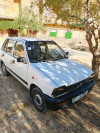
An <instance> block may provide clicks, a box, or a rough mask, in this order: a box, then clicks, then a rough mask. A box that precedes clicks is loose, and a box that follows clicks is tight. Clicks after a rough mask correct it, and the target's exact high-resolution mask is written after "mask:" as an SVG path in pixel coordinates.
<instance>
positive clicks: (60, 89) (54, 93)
mask: <svg viewBox="0 0 100 133" xmlns="http://www.w3.org/2000/svg"><path fill="white" fill-rule="evenodd" d="M65 92H66V88H65V86H63V87H60V88H57V89H54V91H53V93H52V95H53V96H58V95H61V94H63V93H65Z"/></svg>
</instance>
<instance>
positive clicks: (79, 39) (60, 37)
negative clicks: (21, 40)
mask: <svg viewBox="0 0 100 133" xmlns="http://www.w3.org/2000/svg"><path fill="white" fill-rule="evenodd" d="M26 6H27V7H30V6H33V8H34V12H39V8H38V6H37V0H0V20H12V21H13V20H14V19H15V18H16V17H17V16H19V15H20V12H21V10H23V9H24V7H26ZM55 18H56V15H55V14H53V13H52V11H51V10H47V9H45V10H44V21H45V23H46V24H47V32H44V31H40V32H38V33H37V34H36V36H37V37H42V38H44V37H45V38H47V39H48V38H50V39H52V40H55V41H56V42H58V43H59V44H61V45H68V44H69V45H75V44H77V45H84V44H86V40H85V32H84V31H83V30H82V28H81V27H77V29H74V30H70V29H68V27H67V26H66V24H62V22H61V20H58V21H57V22H56V24H54V22H55ZM17 34H18V31H13V30H11V29H9V30H7V29H6V30H4V31H3V30H0V38H2V37H7V36H8V35H9V36H14V35H17Z"/></svg>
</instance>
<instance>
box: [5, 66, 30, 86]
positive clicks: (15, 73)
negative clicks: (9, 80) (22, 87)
mask: <svg viewBox="0 0 100 133" xmlns="http://www.w3.org/2000/svg"><path fill="white" fill-rule="evenodd" d="M7 69H8V70H9V71H11V72H12V73H13V74H14V75H15V76H17V77H18V78H19V79H20V80H21V81H23V82H24V83H25V84H26V85H28V83H27V82H26V81H25V80H24V79H22V78H21V77H20V76H18V75H17V74H16V73H15V72H13V71H12V70H11V69H9V68H8V67H7Z"/></svg>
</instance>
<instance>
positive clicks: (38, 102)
mask: <svg viewBox="0 0 100 133" xmlns="http://www.w3.org/2000/svg"><path fill="white" fill-rule="evenodd" d="M34 102H35V104H36V106H37V107H39V108H42V107H43V99H42V97H41V95H40V94H39V93H36V94H35V95H34Z"/></svg>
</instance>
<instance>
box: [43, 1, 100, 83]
mask: <svg viewBox="0 0 100 133" xmlns="http://www.w3.org/2000/svg"><path fill="white" fill-rule="evenodd" d="M45 6H48V7H50V8H51V9H52V11H53V12H54V13H55V14H56V15H57V19H61V20H62V21H63V22H67V25H69V26H72V25H76V24H77V23H82V24H83V27H84V30H85V31H86V40H87V42H88V45H89V49H90V51H91V53H92V55H93V59H92V70H93V71H94V73H95V79H96V80H97V79H98V75H99V66H100V51H98V46H99V43H100V0H46V3H45Z"/></svg>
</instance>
